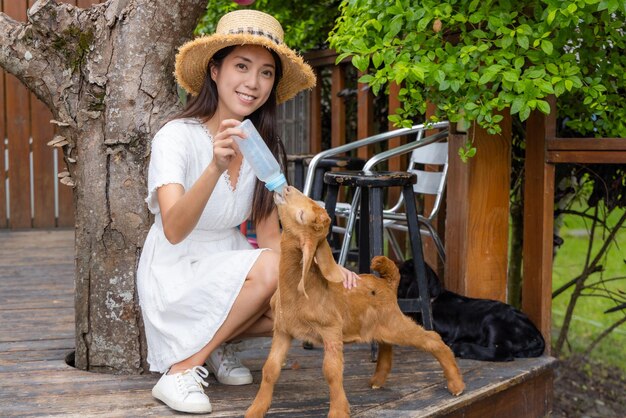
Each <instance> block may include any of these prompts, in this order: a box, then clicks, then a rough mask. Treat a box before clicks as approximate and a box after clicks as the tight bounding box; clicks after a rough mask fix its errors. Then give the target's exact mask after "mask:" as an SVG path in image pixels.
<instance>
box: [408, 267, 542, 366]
mask: <svg viewBox="0 0 626 418" xmlns="http://www.w3.org/2000/svg"><path fill="white" fill-rule="evenodd" d="M399 268H400V275H401V278H400V285H399V286H398V297H399V298H400V297H402V298H417V297H418V296H419V291H418V289H417V283H416V281H415V280H414V277H415V272H414V270H413V260H407V261H405V262H404V263H402V265H400V266H399ZM426 275H427V276H428V291H429V292H430V297H431V301H432V311H433V326H434V328H435V331H437V332H438V333H439V334H440V335H441V338H443V340H444V342H445V343H446V344H447V345H448V346H449V347H450V348H451V349H452V351H454V354H455V355H456V356H457V357H459V358H467V359H475V360H484V361H511V360H513V359H514V358H515V357H538V356H540V355H541V354H542V353H543V351H544V348H545V342H544V340H543V337H542V336H541V333H540V332H539V330H538V329H537V327H535V325H534V324H533V323H532V322H531V321H530V319H528V317H527V316H526V315H525V314H523V313H522V312H520V311H519V310H517V309H515V308H513V307H512V306H511V305H507V304H506V303H502V302H498V301H495V300H488V299H473V298H468V297H465V296H461V295H457V294H456V293H453V292H449V291H447V290H445V289H443V287H442V286H441V282H440V281H439V278H438V277H437V274H436V273H435V272H434V271H433V269H432V268H430V266H428V265H426ZM410 316H412V317H413V319H415V320H416V321H417V322H420V323H421V315H420V314H410Z"/></svg>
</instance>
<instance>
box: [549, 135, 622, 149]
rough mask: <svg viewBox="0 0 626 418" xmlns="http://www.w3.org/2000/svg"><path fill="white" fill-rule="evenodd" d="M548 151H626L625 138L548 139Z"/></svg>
mask: <svg viewBox="0 0 626 418" xmlns="http://www.w3.org/2000/svg"><path fill="white" fill-rule="evenodd" d="M546 143H547V144H546V148H547V149H548V151H626V139H625V138H548V139H547V140H546Z"/></svg>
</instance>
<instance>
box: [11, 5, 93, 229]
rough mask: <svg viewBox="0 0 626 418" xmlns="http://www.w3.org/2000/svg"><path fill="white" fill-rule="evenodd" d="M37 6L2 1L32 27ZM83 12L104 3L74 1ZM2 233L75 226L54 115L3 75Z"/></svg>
mask: <svg viewBox="0 0 626 418" xmlns="http://www.w3.org/2000/svg"><path fill="white" fill-rule="evenodd" d="M34 2H35V0H0V11H2V12H4V13H5V14H7V15H8V16H10V17H12V18H13V19H16V20H19V21H26V11H27V9H28V8H29V7H30V6H32V5H33V3H34ZM66 3H70V4H73V5H76V6H79V7H88V6H90V5H92V4H95V3H99V1H98V0H68V1H66ZM0 118H1V119H0V228H12V229H16V228H53V227H70V226H73V225H74V208H73V196H72V189H70V188H69V187H66V186H64V185H62V184H60V183H59V182H58V181H57V173H58V172H61V171H64V169H65V163H64V162H63V159H62V157H61V156H60V155H58V153H57V152H56V150H55V149H52V148H51V147H49V146H47V145H46V143H47V142H48V141H50V140H51V139H52V138H53V136H54V134H55V129H54V126H53V125H51V124H50V120H51V119H52V114H51V113H50V111H49V110H48V108H47V107H46V106H45V105H44V104H43V103H41V102H40V101H39V100H38V99H37V98H36V97H35V96H34V95H33V94H32V93H30V92H29V91H28V90H27V89H26V87H24V85H23V84H22V83H21V82H20V81H19V80H17V79H16V78H15V77H13V76H12V75H10V74H7V73H6V72H4V71H0Z"/></svg>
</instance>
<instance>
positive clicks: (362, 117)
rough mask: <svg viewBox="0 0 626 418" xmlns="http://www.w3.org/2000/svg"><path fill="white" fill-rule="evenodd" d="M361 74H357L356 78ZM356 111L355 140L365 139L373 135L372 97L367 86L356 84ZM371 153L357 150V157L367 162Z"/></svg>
mask: <svg viewBox="0 0 626 418" xmlns="http://www.w3.org/2000/svg"><path fill="white" fill-rule="evenodd" d="M362 75H363V73H361V72H359V75H358V77H361V76H362ZM356 103H357V104H356V109H357V128H356V137H357V139H362V138H367V137H368V136H371V135H372V134H373V133H374V96H373V95H372V91H371V89H370V88H369V86H368V85H367V84H363V83H357V93H356ZM371 155H372V152H371V149H369V147H361V148H359V149H358V150H357V157H359V158H362V159H364V160H367V159H369V158H370V157H371Z"/></svg>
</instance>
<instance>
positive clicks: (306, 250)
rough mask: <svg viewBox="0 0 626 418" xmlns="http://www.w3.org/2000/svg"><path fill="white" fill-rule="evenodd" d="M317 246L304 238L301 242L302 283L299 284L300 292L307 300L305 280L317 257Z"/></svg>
mask: <svg viewBox="0 0 626 418" xmlns="http://www.w3.org/2000/svg"><path fill="white" fill-rule="evenodd" d="M315 244H316V243H315V242H314V240H312V239H311V238H302V239H301V241H300V248H302V276H301V277H300V283H298V291H300V292H302V293H304V296H305V297H306V298H307V299H308V298H309V295H307V294H306V289H305V286H304V279H305V277H306V275H307V274H308V273H309V269H310V268H311V262H312V261H313V256H314V255H315Z"/></svg>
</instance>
